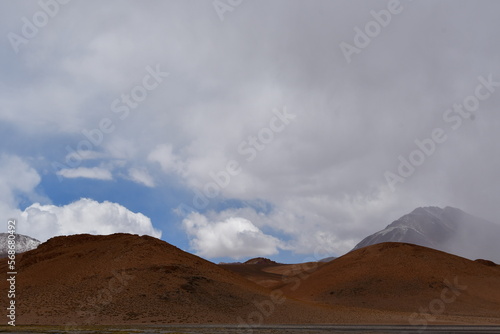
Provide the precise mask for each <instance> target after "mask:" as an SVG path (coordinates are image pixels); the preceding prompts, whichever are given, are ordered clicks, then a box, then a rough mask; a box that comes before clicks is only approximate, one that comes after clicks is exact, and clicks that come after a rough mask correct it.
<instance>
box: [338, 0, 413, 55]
mask: <svg viewBox="0 0 500 334" xmlns="http://www.w3.org/2000/svg"><path fill="white" fill-rule="evenodd" d="M409 1H412V0H409ZM402 12H403V6H402V5H401V1H400V0H389V2H387V6H386V9H381V10H379V11H378V12H377V11H375V10H371V11H370V15H371V16H372V18H373V20H370V21H368V22H367V23H366V24H365V26H364V29H361V28H359V27H358V26H355V27H354V37H353V42H352V44H349V43H347V42H344V41H342V42H341V43H340V44H339V47H340V50H341V51H342V54H343V55H344V58H345V60H346V61H347V63H348V64H350V63H351V61H352V56H353V55H354V54H359V53H361V50H363V49H365V48H366V47H368V45H370V43H371V42H372V40H373V39H375V38H376V37H377V36H379V35H380V33H381V32H382V29H383V28H386V27H387V26H388V25H389V24H390V23H391V21H392V18H393V16H395V15H398V14H401V13H402Z"/></svg>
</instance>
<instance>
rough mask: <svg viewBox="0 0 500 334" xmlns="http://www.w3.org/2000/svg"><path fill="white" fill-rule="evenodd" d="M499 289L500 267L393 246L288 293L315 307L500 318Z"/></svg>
mask: <svg viewBox="0 0 500 334" xmlns="http://www.w3.org/2000/svg"><path fill="white" fill-rule="evenodd" d="M499 286H500V266H496V265H494V264H491V263H482V261H478V262H476V261H471V260H468V259H465V258H462V257H458V256H455V255H452V254H448V253H444V252H441V251H438V250H434V249H431V248H426V247H421V246H417V245H413V244H405V243H393V242H388V243H381V244H376V245H372V246H368V247H365V248H362V249H357V250H355V251H352V252H350V253H348V254H346V255H344V256H342V257H339V258H337V259H335V260H333V261H331V262H328V263H326V264H324V265H322V266H320V267H319V268H318V269H317V270H316V271H314V272H312V273H311V274H310V275H309V277H308V278H307V280H305V281H304V282H303V284H298V283H297V282H294V281H292V282H291V283H289V284H288V286H287V287H285V288H284V291H285V293H287V294H288V295H290V296H291V297H294V298H298V299H302V300H309V301H311V302H316V303H324V304H334V305H344V306H355V307H366V308H375V309H379V310H387V311H407V312H412V314H413V316H414V317H415V314H414V313H413V312H417V313H418V312H421V311H419V310H427V312H428V311H429V309H431V310H432V309H434V310H437V311H436V313H439V314H443V315H450V316H455V315H464V316H477V317H496V318H498V317H499V313H498V310H500V289H499V288H498V287H499ZM438 311H439V312H438ZM423 313H425V312H423ZM429 316H430V314H429ZM432 316H434V315H432ZM419 317H420V316H419ZM421 317H423V315H421ZM423 319H425V318H423ZM414 320H415V321H416V320H417V319H414Z"/></svg>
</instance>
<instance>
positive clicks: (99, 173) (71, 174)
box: [57, 167, 113, 180]
mask: <svg viewBox="0 0 500 334" xmlns="http://www.w3.org/2000/svg"><path fill="white" fill-rule="evenodd" d="M57 175H60V176H62V177H65V178H68V179H75V178H86V179H96V180H112V179H113V175H112V174H111V172H110V171H109V170H107V169H105V168H101V167H78V168H71V169H70V168H67V169H61V170H60V171H58V172H57Z"/></svg>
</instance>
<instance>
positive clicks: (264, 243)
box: [182, 213, 281, 259]
mask: <svg viewBox="0 0 500 334" xmlns="http://www.w3.org/2000/svg"><path fill="white" fill-rule="evenodd" d="M182 225H183V227H184V229H185V230H186V232H187V234H188V235H189V236H190V237H191V247H192V248H193V249H194V250H195V251H196V253H197V254H198V255H200V256H205V257H208V258H214V257H231V258H234V259H240V258H243V257H254V256H267V255H272V254H276V253H277V252H278V249H279V248H281V242H280V240H279V239H277V238H275V237H273V236H270V235H267V234H265V233H263V232H262V231H261V230H260V229H259V228H258V227H257V226H255V225H254V224H253V223H252V222H251V221H250V220H248V219H245V218H242V217H229V218H226V219H224V220H222V221H210V220H208V219H207V217H206V216H204V215H201V214H199V213H191V214H190V215H189V216H187V217H186V218H185V219H184V220H183V222H182Z"/></svg>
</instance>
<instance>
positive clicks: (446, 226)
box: [353, 206, 500, 261]
mask: <svg viewBox="0 0 500 334" xmlns="http://www.w3.org/2000/svg"><path fill="white" fill-rule="evenodd" d="M498 234H500V226H498V225H496V224H493V223H491V222H488V221H486V220H484V219H481V218H478V217H475V216H472V215H470V214H468V213H466V212H464V211H462V210H460V209H457V208H453V207H450V206H447V207H445V208H440V207H437V206H428V207H419V208H416V209H415V210H413V211H412V212H410V213H409V214H406V215H404V216H402V217H400V218H399V219H397V220H395V221H393V222H392V223H391V224H389V225H388V226H387V227H386V228H385V229H383V230H381V231H378V232H376V233H374V234H372V235H370V236H368V237H366V238H365V239H363V240H362V241H361V242H360V243H358V244H357V245H356V246H355V247H354V249H353V250H355V249H359V248H362V247H366V246H370V245H374V244H378V243H382V242H406V243H410V244H415V245H420V246H424V247H430V248H434V249H438V250H441V251H445V252H448V253H453V254H459V255H460V256H464V257H467V258H470V259H473V258H490V259H492V260H496V261H498V256H499V254H500V250H499V248H498V246H496V245H497V243H496V242H495V241H494V237H493V236H495V235H498Z"/></svg>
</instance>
